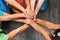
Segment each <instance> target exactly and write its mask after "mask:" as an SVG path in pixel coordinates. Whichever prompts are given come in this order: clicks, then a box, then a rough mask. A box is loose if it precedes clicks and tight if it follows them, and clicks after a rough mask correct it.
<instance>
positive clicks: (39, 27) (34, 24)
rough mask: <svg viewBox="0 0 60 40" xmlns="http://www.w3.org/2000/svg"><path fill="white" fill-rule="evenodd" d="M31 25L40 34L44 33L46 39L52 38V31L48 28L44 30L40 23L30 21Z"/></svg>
mask: <svg viewBox="0 0 60 40" xmlns="http://www.w3.org/2000/svg"><path fill="white" fill-rule="evenodd" d="M30 25H31V26H32V27H33V28H34V29H35V30H36V31H37V32H39V33H40V34H42V35H43V36H44V37H45V40H51V39H50V33H49V32H48V31H46V30H44V29H43V28H42V27H41V26H40V25H38V24H36V23H35V22H32V23H30Z"/></svg>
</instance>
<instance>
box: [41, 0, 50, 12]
mask: <svg viewBox="0 0 60 40" xmlns="http://www.w3.org/2000/svg"><path fill="white" fill-rule="evenodd" d="M48 4H49V0H45V2H44V3H43V5H42V7H41V10H42V11H44V10H45V9H46V8H47V6H48Z"/></svg>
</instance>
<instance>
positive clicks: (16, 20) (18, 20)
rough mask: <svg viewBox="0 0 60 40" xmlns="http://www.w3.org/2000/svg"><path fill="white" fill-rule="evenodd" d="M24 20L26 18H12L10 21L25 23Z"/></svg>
mask: <svg viewBox="0 0 60 40" xmlns="http://www.w3.org/2000/svg"><path fill="white" fill-rule="evenodd" d="M25 20H26V19H15V20H12V21H15V22H23V23H25Z"/></svg>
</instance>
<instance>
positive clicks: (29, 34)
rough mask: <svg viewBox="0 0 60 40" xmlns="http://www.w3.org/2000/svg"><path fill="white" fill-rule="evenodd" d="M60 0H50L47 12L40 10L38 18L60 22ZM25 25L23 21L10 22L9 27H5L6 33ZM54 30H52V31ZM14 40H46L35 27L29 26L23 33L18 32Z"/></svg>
mask: <svg viewBox="0 0 60 40" xmlns="http://www.w3.org/2000/svg"><path fill="white" fill-rule="evenodd" d="M59 1H60V0H50V4H49V6H48V8H47V9H46V11H45V12H39V15H37V17H38V18H40V19H43V20H47V21H50V22H53V23H57V24H59V23H60V8H59V7H60V5H59V4H60V2H59ZM21 25H23V23H22V24H21V23H16V22H10V24H8V28H7V27H5V28H4V30H5V32H6V33H8V32H9V31H11V30H12V29H15V28H17V27H18V26H21ZM51 32H52V31H51ZM13 40H44V39H43V37H42V36H41V35H40V34H39V33H38V32H36V31H35V30H34V29H33V28H31V27H29V28H28V29H27V30H25V31H24V32H23V33H21V34H18V35H17V36H16V37H15V38H14V39H13Z"/></svg>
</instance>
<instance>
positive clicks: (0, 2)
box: [0, 0, 10, 15]
mask: <svg viewBox="0 0 60 40" xmlns="http://www.w3.org/2000/svg"><path fill="white" fill-rule="evenodd" d="M0 12H1V13H2V14H1V13H0V15H3V12H6V13H10V9H9V7H8V6H7V4H6V3H5V2H4V0H0Z"/></svg>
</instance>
